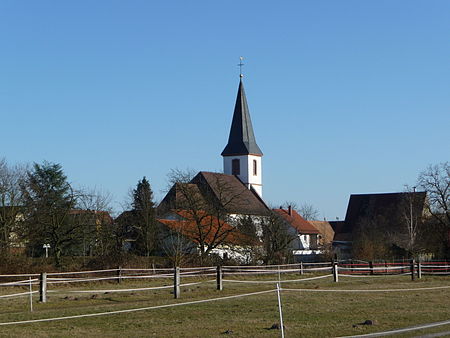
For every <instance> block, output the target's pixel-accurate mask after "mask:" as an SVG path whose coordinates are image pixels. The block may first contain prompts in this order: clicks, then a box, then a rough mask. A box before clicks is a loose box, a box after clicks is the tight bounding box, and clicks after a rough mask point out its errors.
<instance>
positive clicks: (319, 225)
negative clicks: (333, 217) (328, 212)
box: [308, 221, 334, 247]
mask: <svg viewBox="0 0 450 338" xmlns="http://www.w3.org/2000/svg"><path fill="white" fill-rule="evenodd" d="M308 222H309V223H311V224H312V225H313V227H315V228H316V229H317V230H318V231H319V235H318V242H319V246H320V247H326V246H329V245H331V243H333V238H334V230H333V226H332V223H334V222H329V221H308Z"/></svg>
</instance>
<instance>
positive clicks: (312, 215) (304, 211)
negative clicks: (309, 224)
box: [297, 202, 319, 221]
mask: <svg viewBox="0 0 450 338" xmlns="http://www.w3.org/2000/svg"><path fill="white" fill-rule="evenodd" d="M297 211H298V213H299V214H300V215H301V216H302V217H303V218H304V219H306V220H308V221H312V220H315V219H318V218H319V210H317V209H316V208H315V207H314V206H313V205H312V204H309V203H306V202H305V203H303V204H302V205H300V207H299V208H298V209H297Z"/></svg>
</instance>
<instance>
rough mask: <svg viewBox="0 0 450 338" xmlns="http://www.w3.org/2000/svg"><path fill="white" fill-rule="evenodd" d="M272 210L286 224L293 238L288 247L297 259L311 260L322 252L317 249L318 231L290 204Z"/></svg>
mask: <svg viewBox="0 0 450 338" xmlns="http://www.w3.org/2000/svg"><path fill="white" fill-rule="evenodd" d="M273 211H274V212H275V213H276V214H278V215H279V216H280V217H281V219H283V221H284V222H286V224H287V225H288V227H287V231H288V233H289V234H290V235H292V237H293V238H294V239H293V240H292V241H291V243H290V247H291V250H292V254H293V255H294V258H295V259H296V260H297V261H306V260H308V261H311V260H314V258H315V257H314V256H316V255H320V254H321V253H322V251H321V250H320V249H319V235H320V232H319V230H317V228H316V227H314V225H312V224H311V223H310V222H308V221H307V220H305V219H304V218H303V217H302V216H300V214H299V213H298V212H297V211H295V210H294V209H293V208H292V207H290V206H289V207H288V208H287V209H283V208H281V207H280V209H273Z"/></svg>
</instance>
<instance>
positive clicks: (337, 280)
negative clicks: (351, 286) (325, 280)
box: [333, 262, 339, 283]
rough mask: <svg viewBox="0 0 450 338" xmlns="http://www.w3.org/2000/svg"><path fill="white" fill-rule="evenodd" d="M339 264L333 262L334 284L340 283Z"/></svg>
mask: <svg viewBox="0 0 450 338" xmlns="http://www.w3.org/2000/svg"><path fill="white" fill-rule="evenodd" d="M338 269H339V268H338V264H337V262H333V279H334V282H335V283H337V282H339V272H338Z"/></svg>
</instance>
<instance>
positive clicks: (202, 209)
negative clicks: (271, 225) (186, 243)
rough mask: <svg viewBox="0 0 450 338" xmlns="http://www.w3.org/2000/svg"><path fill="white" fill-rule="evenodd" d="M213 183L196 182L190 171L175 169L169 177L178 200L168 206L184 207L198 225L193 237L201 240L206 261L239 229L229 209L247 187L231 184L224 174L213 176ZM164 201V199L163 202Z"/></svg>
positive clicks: (190, 218)
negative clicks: (230, 223) (232, 186)
mask: <svg viewBox="0 0 450 338" xmlns="http://www.w3.org/2000/svg"><path fill="white" fill-rule="evenodd" d="M213 180H214V182H212V183H211V185H209V184H207V183H206V182H195V183H192V173H191V172H189V171H187V172H186V171H180V170H172V171H171V173H170V174H169V181H170V183H171V184H172V186H171V191H169V193H168V194H172V195H173V196H174V197H175V198H174V199H173V201H175V203H174V204H172V205H170V206H167V205H166V206H165V207H164V209H165V210H168V209H173V210H177V211H182V212H183V215H184V216H185V219H187V220H188V221H189V222H192V223H193V224H194V225H195V229H194V231H193V232H191V233H190V237H191V238H193V239H194V241H195V242H196V243H197V244H198V248H199V251H200V258H201V260H202V261H203V260H204V258H205V257H206V256H208V255H209V254H210V253H211V251H212V250H214V249H215V248H217V247H219V246H220V245H222V244H224V243H225V242H226V241H227V239H228V236H229V235H230V234H231V233H233V232H236V228H235V227H232V226H230V225H229V224H228V223H227V219H228V212H227V209H229V208H232V207H233V206H234V205H235V204H236V203H238V201H239V198H240V197H241V195H242V193H243V192H244V191H245V189H246V188H245V187H244V186H242V188H241V190H237V191H236V190H235V189H233V188H231V187H230V186H229V184H228V183H227V182H226V180H224V179H223V177H222V176H221V175H219V174H218V175H214V176H213ZM162 204H164V201H163V203H162Z"/></svg>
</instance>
